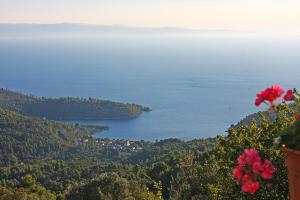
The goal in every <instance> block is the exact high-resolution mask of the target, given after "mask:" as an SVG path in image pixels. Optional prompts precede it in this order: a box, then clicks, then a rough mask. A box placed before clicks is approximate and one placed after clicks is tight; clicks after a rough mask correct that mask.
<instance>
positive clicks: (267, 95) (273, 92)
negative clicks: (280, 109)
mask: <svg viewBox="0 0 300 200" xmlns="http://www.w3.org/2000/svg"><path fill="white" fill-rule="evenodd" d="M283 94H284V90H283V89H282V88H281V87H280V86H278V85H273V86H271V87H269V88H266V89H264V90H262V91H260V92H259V93H257V94H256V97H257V98H256V99H255V105H256V106H259V105H260V104H261V103H263V102H266V103H269V104H270V105H273V103H274V101H276V100H277V99H278V98H280V97H281V96H282V95H283Z"/></svg>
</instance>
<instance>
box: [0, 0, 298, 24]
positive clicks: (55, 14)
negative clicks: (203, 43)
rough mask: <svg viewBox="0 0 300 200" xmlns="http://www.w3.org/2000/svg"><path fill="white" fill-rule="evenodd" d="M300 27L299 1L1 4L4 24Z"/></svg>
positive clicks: (37, 0) (13, 0) (30, 0)
mask: <svg viewBox="0 0 300 200" xmlns="http://www.w3.org/2000/svg"><path fill="white" fill-rule="evenodd" d="M62 22H76V23H91V24H103V25H111V24H118V25H129V26H143V27H161V26H172V27H189V28H225V29H250V30H271V29H275V30H294V29H300V0H0V23H62Z"/></svg>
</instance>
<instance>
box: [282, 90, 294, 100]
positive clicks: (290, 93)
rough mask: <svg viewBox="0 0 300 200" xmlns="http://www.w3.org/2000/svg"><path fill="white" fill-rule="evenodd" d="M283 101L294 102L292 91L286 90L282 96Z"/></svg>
mask: <svg viewBox="0 0 300 200" xmlns="http://www.w3.org/2000/svg"><path fill="white" fill-rule="evenodd" d="M283 99H284V100H285V101H293V100H294V94H293V90H288V91H287V92H286V94H285V95H284V97H283Z"/></svg>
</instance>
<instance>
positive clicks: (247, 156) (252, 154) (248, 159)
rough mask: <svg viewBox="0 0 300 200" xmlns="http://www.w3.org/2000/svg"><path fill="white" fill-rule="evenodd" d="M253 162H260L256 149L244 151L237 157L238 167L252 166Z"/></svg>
mask: <svg viewBox="0 0 300 200" xmlns="http://www.w3.org/2000/svg"><path fill="white" fill-rule="evenodd" d="M255 162H260V157H259V155H258V152H257V150H256V149H245V150H244V153H243V154H242V155H240V156H239V157H238V164H239V166H244V165H247V164H249V165H252V164H253V163H255Z"/></svg>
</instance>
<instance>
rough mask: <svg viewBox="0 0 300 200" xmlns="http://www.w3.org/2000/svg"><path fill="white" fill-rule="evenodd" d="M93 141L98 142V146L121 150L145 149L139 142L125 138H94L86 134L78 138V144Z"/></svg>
mask: <svg viewBox="0 0 300 200" xmlns="http://www.w3.org/2000/svg"><path fill="white" fill-rule="evenodd" d="M91 143H96V146H97V147H99V148H100V147H102V148H106V149H109V150H116V151H120V152H138V151H141V150H143V148H142V147H140V145H139V144H137V142H135V141H130V140H124V139H111V138H94V137H92V136H85V137H82V138H79V139H78V140H77V144H78V145H88V144H91Z"/></svg>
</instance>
